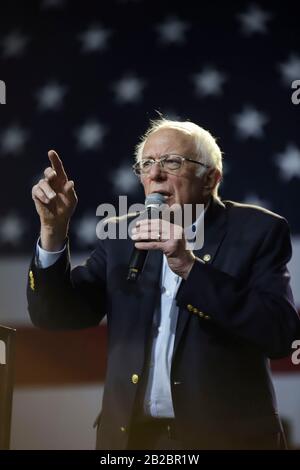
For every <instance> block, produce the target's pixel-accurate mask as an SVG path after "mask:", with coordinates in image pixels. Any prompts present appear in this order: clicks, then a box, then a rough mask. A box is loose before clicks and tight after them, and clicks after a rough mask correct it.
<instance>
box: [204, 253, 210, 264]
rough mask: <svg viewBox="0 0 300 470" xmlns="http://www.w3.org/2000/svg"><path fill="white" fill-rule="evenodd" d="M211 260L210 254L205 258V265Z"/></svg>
mask: <svg viewBox="0 0 300 470" xmlns="http://www.w3.org/2000/svg"><path fill="white" fill-rule="evenodd" d="M210 260H211V256H210V255H209V254H208V253H207V254H206V255H204V256H203V261H205V263H208V261H210Z"/></svg>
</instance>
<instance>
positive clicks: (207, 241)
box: [173, 198, 226, 357]
mask: <svg viewBox="0 0 300 470" xmlns="http://www.w3.org/2000/svg"><path fill="white" fill-rule="evenodd" d="M225 234H226V208H225V206H224V204H223V203H222V202H221V201H219V200H217V199H215V198H212V199H211V201H210V205H209V207H208V209H207V212H206V213H205V215H204V244H203V247H202V248H201V249H199V250H194V254H195V256H197V257H198V258H201V259H202V260H203V261H204V262H205V263H209V264H212V263H213V262H214V259H215V257H216V255H217V252H218V249H219V247H220V246H221V243H222V241H223V239H224V237H225ZM184 282H185V281H182V284H181V287H182V285H183V283H184ZM199 289H201V286H199ZM190 317H191V314H190V312H188V311H187V310H186V309H181V310H180V312H179V315H178V321H177V328H176V335H175V343H174V353H173V357H174V355H175V353H176V350H177V347H178V344H179V342H180V339H181V337H182V334H183V331H184V329H185V327H186V325H187V322H188V320H189V319H190Z"/></svg>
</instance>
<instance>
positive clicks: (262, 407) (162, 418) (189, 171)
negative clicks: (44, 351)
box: [28, 119, 299, 450]
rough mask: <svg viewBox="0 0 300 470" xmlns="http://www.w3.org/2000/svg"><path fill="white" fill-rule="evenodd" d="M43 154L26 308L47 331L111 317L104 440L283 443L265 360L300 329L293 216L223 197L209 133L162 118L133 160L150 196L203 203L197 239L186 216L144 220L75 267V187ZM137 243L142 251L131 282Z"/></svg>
mask: <svg viewBox="0 0 300 470" xmlns="http://www.w3.org/2000/svg"><path fill="white" fill-rule="evenodd" d="M49 158H50V161H51V167H48V168H46V170H45V172H44V178H43V179H41V180H40V181H39V183H38V184H37V185H35V186H34V187H33V189H32V197H33V200H34V203H35V207H36V210H37V212H38V215H39V217H40V222H41V232H40V238H39V241H38V244H37V248H36V255H35V257H34V259H33V261H32V263H31V266H30V271H29V282H28V302H29V312H30V316H31V319H32V322H33V323H34V324H35V325H36V326H38V327H42V328H51V329H59V328H64V329H67V328H70V329H72V328H85V327H91V326H96V325H98V324H99V322H100V321H101V320H102V318H103V317H104V316H105V315H106V316H107V328H108V362H107V373H106V382H105V391H104V397H103V404H102V412H101V413H100V415H99V418H98V419H97V422H96V424H97V449H153V450H155V449H183V450H184V449H279V448H284V446H285V443H284V434H283V431H282V427H281V423H280V419H279V417H278V411H277V405H276V398H275V395H274V390H273V386H272V382H271V379H270V370H269V358H281V357H284V356H287V355H289V353H290V348H291V344H292V342H293V340H294V339H295V336H296V334H297V331H298V328H299V317H298V314H297V312H296V310H295V307H294V304H293V297H292V292H291V288H290V278H289V273H288V270H287V267H286V265H287V262H288V261H289V259H290V257H291V243H290V236H289V229H288V224H287V222H286V220H285V219H284V218H282V217H280V216H279V215H277V214H274V213H272V212H270V211H268V210H265V209H263V208H260V207H256V206H250V205H244V204H239V203H235V202H232V201H221V199H220V198H219V196H218V186H219V184H220V181H221V178H222V155H221V151H220V148H219V147H218V145H217V143H216V141H215V139H214V138H213V137H212V135H211V134H210V133H209V132H208V131H206V130H204V129H203V128H201V127H199V126H198V125H196V124H194V123H192V122H177V121H170V120H166V119H159V120H156V121H152V122H151V125H150V128H149V129H148V131H147V132H146V134H145V135H144V136H143V138H142V140H141V142H140V143H139V145H138V146H137V150H136V162H135V164H134V166H133V168H134V171H135V173H136V174H137V175H138V177H139V178H140V181H141V183H142V185H143V187H144V190H145V195H146V196H149V195H150V194H153V193H159V194H160V195H161V197H163V199H164V201H165V203H166V204H167V205H168V206H172V205H173V204H177V206H179V207H182V208H184V207H186V206H185V205H190V207H192V208H194V207H196V205H197V204H203V205H204V207H205V210H204V211H203V212H202V213H201V214H200V215H198V216H197V214H196V212H195V211H192V213H193V216H194V217H193V218H194V220H193V223H194V224H193V225H194V227H196V229H197V227H199V225H201V224H202V223H203V218H204V244H203V246H202V248H199V247H198V248H196V249H192V248H187V245H186V240H185V237H186V232H185V227H183V226H180V225H178V224H175V223H172V221H166V220H161V219H160V218H158V217H154V218H153V217H152V218H144V219H139V220H138V221H137V222H136V225H135V227H134V230H133V232H132V237H131V238H128V239H120V238H119V239H111V238H109V237H108V238H106V239H104V240H103V239H101V240H98V241H97V245H96V247H95V250H94V251H93V252H92V253H91V255H90V257H89V258H88V259H87V261H86V263H85V264H84V265H83V266H78V267H76V268H74V269H73V270H71V268H70V255H69V246H68V229H69V223H70V219H71V216H72V214H73V212H74V210H75V207H76V204H77V196H76V193H75V189H74V183H73V181H69V180H68V177H67V175H66V173H65V171H64V168H63V164H62V162H61V160H60V158H59V157H58V155H57V153H56V152H54V151H50V152H49ZM128 218H130V215H128ZM108 223H110V222H108ZM111 223H114V224H116V223H117V224H118V223H119V222H118V220H117V221H113V222H111ZM153 234H154V236H153ZM175 235H176V236H175ZM134 247H135V249H136V250H141V251H142V250H147V251H148V257H147V262H146V263H145V266H144V270H143V272H142V274H141V276H140V277H139V279H138V280H137V281H136V282H134V283H132V282H130V281H128V279H127V272H128V264H129V260H130V257H131V254H132V250H133V248H134Z"/></svg>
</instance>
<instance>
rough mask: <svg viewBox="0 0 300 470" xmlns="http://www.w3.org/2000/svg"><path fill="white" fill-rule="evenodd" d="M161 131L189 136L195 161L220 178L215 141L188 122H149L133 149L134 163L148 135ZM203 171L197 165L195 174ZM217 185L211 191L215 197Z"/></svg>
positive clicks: (221, 165) (220, 163)
mask: <svg viewBox="0 0 300 470" xmlns="http://www.w3.org/2000/svg"><path fill="white" fill-rule="evenodd" d="M162 129H175V130H179V131H182V132H185V133H186V134H188V135H190V136H191V137H192V138H193V139H194V143H195V153H196V159H197V160H199V161H200V160H201V162H203V163H205V165H208V166H209V167H210V168H215V169H217V170H218V171H219V172H220V175H221V177H222V174H223V164H222V152H221V149H220V147H219V146H218V144H217V142H216V139H215V138H214V137H213V136H212V134H211V133H210V132H209V131H207V130H206V129H203V127H200V126H198V125H197V124H194V123H193V122H190V121H172V120H170V119H165V118H160V119H155V120H151V121H150V126H149V128H148V129H147V131H146V132H145V134H144V135H143V136H142V137H141V141H140V143H139V144H138V145H137V146H136V148H135V159H136V161H140V160H141V159H142V154H143V150H144V145H145V142H146V140H147V138H148V137H149V136H150V134H153V133H154V132H157V131H159V130H162ZM197 166H198V165H197ZM203 170H204V171H206V169H205V168H204V167H200V165H199V169H197V174H198V175H199V176H200V175H201V174H203ZM219 185H220V181H219V182H218V183H217V185H216V186H215V188H214V189H213V191H212V194H213V195H214V196H215V197H218V188H219Z"/></svg>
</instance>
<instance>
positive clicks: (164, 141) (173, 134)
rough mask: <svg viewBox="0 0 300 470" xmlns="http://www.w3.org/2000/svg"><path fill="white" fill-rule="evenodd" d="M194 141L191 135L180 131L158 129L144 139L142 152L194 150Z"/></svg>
mask: <svg viewBox="0 0 300 470" xmlns="http://www.w3.org/2000/svg"><path fill="white" fill-rule="evenodd" d="M194 145H195V144H194V139H193V136H192V135H191V134H189V133H188V132H186V131H184V130H182V129H173V128H171V129H169V128H168V129H159V130H157V131H154V132H152V133H151V134H150V135H149V136H148V137H147V139H146V141H145V145H144V152H143V153H145V152H147V153H148V152H149V151H151V150H152V149H153V151H156V149H157V150H160V149H163V148H164V147H165V148H166V150H168V151H169V150H171V151H175V150H176V148H179V149H180V148H182V149H184V150H186V149H188V150H192V149H194Z"/></svg>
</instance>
